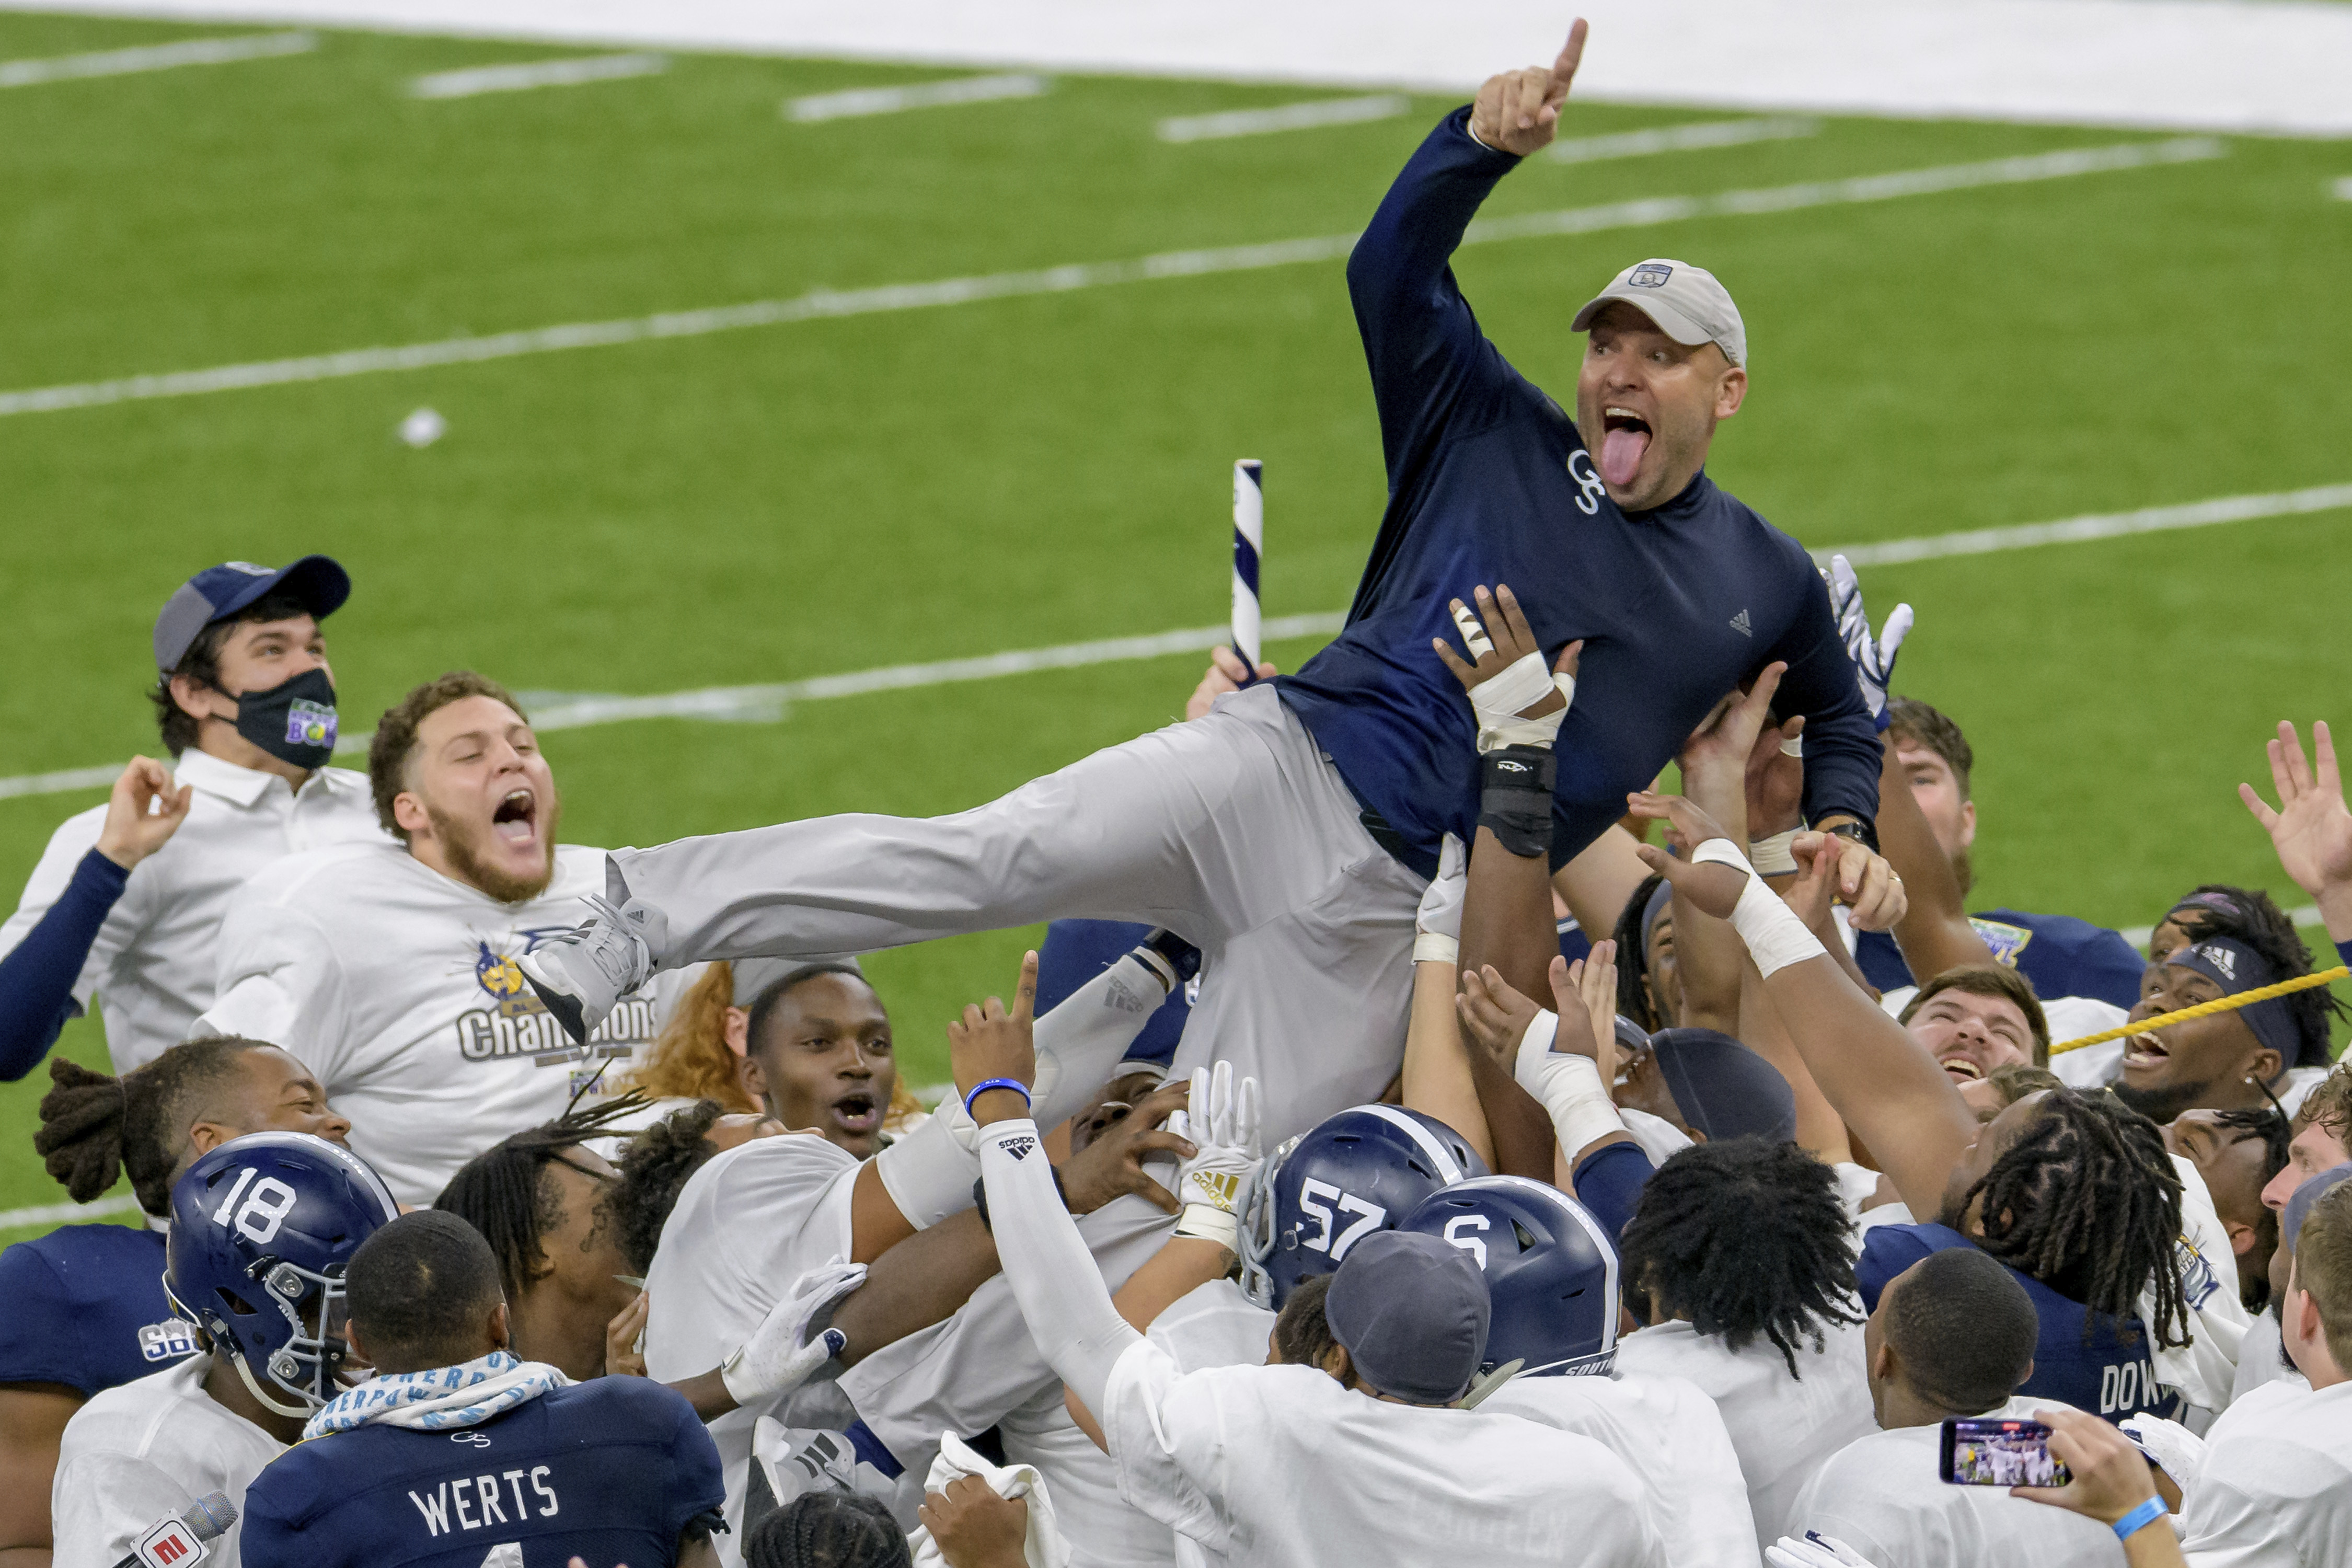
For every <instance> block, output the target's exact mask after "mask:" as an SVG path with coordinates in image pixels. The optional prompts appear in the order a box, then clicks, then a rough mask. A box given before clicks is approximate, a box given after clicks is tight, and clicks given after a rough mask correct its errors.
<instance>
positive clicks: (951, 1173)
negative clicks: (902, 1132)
mask: <svg viewBox="0 0 2352 1568" xmlns="http://www.w3.org/2000/svg"><path fill="white" fill-rule="evenodd" d="M955 1092H956V1091H955V1086H954V1085H953V1084H950V1085H949V1086H948V1098H947V1099H945V1100H941V1101H940V1108H939V1110H936V1111H933V1112H932V1113H931V1116H930V1119H929V1121H925V1122H924V1123H923V1124H922V1125H921V1126H920V1127H918V1128H916V1129H915V1130H914V1131H912V1132H909V1133H908V1134H907V1135H906V1136H905V1137H904V1138H901V1139H899V1140H898V1142H895V1143H893V1144H891V1145H890V1146H889V1147H888V1148H887V1149H885V1150H883V1151H882V1152H880V1153H878V1154H877V1155H875V1156H874V1171H875V1173H876V1174H877V1175H878V1176H880V1177H881V1178H882V1187H883V1190H884V1191H885V1192H887V1193H888V1194H890V1201H891V1202H892V1203H893V1204H896V1205H898V1212H899V1213H900V1214H902V1215H906V1216H907V1223H908V1225H911V1226H914V1227H915V1228H916V1229H917V1230H929V1229H930V1228H931V1226H935V1225H937V1224H939V1223H940V1221H941V1220H943V1219H945V1218H947V1217H948V1216H949V1215H953V1214H961V1213H962V1212H963V1211H964V1210H966V1209H968V1208H970V1207H971V1184H972V1182H973V1180H974V1179H975V1178H976V1177H978V1176H979V1174H980V1161H979V1158H978V1156H977V1155H975V1154H974V1153H973V1152H972V1150H971V1148H970V1147H969V1146H968V1145H967V1144H966V1143H965V1142H963V1139H962V1138H960V1137H958V1136H957V1134H958V1133H959V1132H960V1131H961V1133H963V1134H965V1135H966V1136H976V1134H977V1130H976V1129H975V1128H973V1126H972V1124H971V1117H970V1116H969V1115H967V1114H966V1113H965V1111H964V1109H963V1105H962V1102H961V1101H960V1100H957V1099H956V1098H955Z"/></svg>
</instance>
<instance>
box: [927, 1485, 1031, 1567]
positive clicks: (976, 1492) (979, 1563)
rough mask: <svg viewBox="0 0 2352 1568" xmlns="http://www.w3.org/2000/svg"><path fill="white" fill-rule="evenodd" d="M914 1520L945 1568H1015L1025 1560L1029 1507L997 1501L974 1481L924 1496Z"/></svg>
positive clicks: (1013, 1501)
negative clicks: (919, 1521)
mask: <svg viewBox="0 0 2352 1568" xmlns="http://www.w3.org/2000/svg"><path fill="white" fill-rule="evenodd" d="M915 1511H916V1515H917V1517H918V1518H919V1519H920V1520H921V1521H922V1523H923V1528H924V1529H925V1530H928V1531H930V1532H931V1540H932V1542H935V1543H936V1544H937V1545H938V1547H939V1549H940V1557H941V1559H942V1560H943V1561H945V1562H946V1563H948V1564H949V1565H950V1568H1020V1565H1021V1564H1022V1563H1025V1562H1027V1561H1028V1558H1027V1555H1026V1553H1027V1550H1028V1540H1029V1504H1028V1503H1027V1501H1026V1500H1023V1499H1021V1498H1001V1497H998V1496H997V1495H996V1493H995V1491H994V1490H993V1489H992V1488H991V1487H990V1486H989V1484H988V1483H987V1482H986V1481H983V1480H982V1479H980V1478H979V1477H978V1476H958V1477H957V1478H956V1479H954V1480H951V1481H950V1482H949V1483H948V1484H947V1487H946V1489H944V1490H941V1491H935V1492H930V1493H927V1494H926V1495H925V1496H924V1498H923V1501H922V1504H921V1506H920V1507H919V1508H918V1509H917V1510H915Z"/></svg>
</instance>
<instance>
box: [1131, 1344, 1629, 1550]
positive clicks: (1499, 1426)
mask: <svg viewBox="0 0 2352 1568" xmlns="http://www.w3.org/2000/svg"><path fill="white" fill-rule="evenodd" d="M1103 1403H1104V1405H1106V1406H1107V1408H1106V1410H1105V1411H1104V1412H1103V1429H1104V1432H1105V1434H1106V1435H1107V1436H1108V1437H1109V1439H1110V1451H1111V1458H1114V1459H1115V1460H1117V1461H1118V1477H1119V1491H1120V1493H1121V1494H1122V1495H1123V1496H1125V1497H1126V1498H1127V1499H1128V1500H1129V1501H1130V1502H1133V1503H1134V1504H1135V1505H1136V1506H1137V1507H1139V1508H1140V1509H1143V1510H1145V1511H1147V1512H1149V1513H1150V1514H1151V1515H1152V1517H1153V1518H1155V1519H1158V1520H1159V1521H1160V1522H1162V1523H1163V1524H1166V1525H1168V1526H1169V1527H1171V1529H1174V1530H1178V1531H1182V1532H1183V1533H1184V1534H1186V1535H1190V1536H1192V1537H1193V1538H1194V1539H1196V1540H1198V1541H1200V1542H1202V1544H1203V1545H1205V1546H1206V1547H1207V1548H1208V1549H1209V1550H1210V1551H1211V1552H1216V1553H1220V1554H1222V1555H1223V1556H1224V1557H1225V1558H1227V1559H1228V1560H1230V1561H1232V1562H1234V1563H1252V1564H1260V1563H1263V1564H1269V1565H1272V1564H1293V1563H1341V1564H1345V1565H1347V1568H1389V1565H1391V1564H1393V1565H1394V1568H1431V1565H1432V1564H1443V1563H1465V1564H1466V1563H1476V1564H1478V1565H1479V1568H1515V1565H1517V1564H1526V1565H1528V1568H1538V1565H1541V1568H1557V1564H1559V1563H1560V1561H1561V1554H1562V1550H1563V1546H1562V1543H1563V1542H1575V1543H1576V1549H1575V1550H1576V1555H1575V1561H1576V1562H1577V1563H1578V1564H1579V1565H1580V1568H1632V1565H1634V1564H1643V1565H1647V1568H1662V1565H1663V1564H1664V1562H1665V1549H1664V1545H1663V1544H1662V1543H1661V1542H1660V1541H1659V1540H1658V1535H1657V1531H1656V1530H1655V1529H1654V1527H1653V1526H1652V1525H1651V1523H1650V1521H1649V1516H1648V1512H1647V1510H1646V1509H1645V1508H1644V1507H1643V1497H1642V1488H1641V1483H1640V1482H1639V1481H1638V1480H1636V1479H1634V1477H1633V1471H1632V1470H1631V1469H1629V1468H1627V1467H1626V1465H1625V1463H1624V1461H1623V1460H1622V1459H1620V1458H1617V1457H1616V1456H1615V1455H1613V1454H1612V1453H1610V1452H1609V1450H1608V1449H1606V1448H1603V1447H1601V1445H1599V1444H1598V1443H1595V1442H1593V1441H1592V1440H1591V1438H1589V1437H1579V1436H1573V1435H1571V1434H1570V1433H1566V1432H1559V1431H1554V1430H1552V1429H1551V1428H1550V1427H1548V1426H1537V1425H1536V1424H1535V1423H1533V1422H1531V1421H1526V1420H1522V1419H1520V1418H1519V1417H1518V1416H1516V1415H1488V1414H1486V1412H1485V1411H1483V1410H1444V1409H1434V1410H1433V1409H1424V1408H1422V1407H1420V1406H1417V1405H1395V1404H1391V1403H1389V1402H1387V1401H1385V1400H1379V1399H1374V1398H1372V1397H1370V1395H1368V1394H1359V1393H1354V1392H1351V1391H1350V1390H1348V1389H1344V1388H1342V1387H1340V1386H1339V1384H1338V1383H1337V1382H1336V1381H1335V1380H1333V1379H1332V1378H1331V1377H1329V1376H1328V1375H1327V1374H1326V1373H1322V1372H1319V1371H1318V1370H1316V1369H1315V1368H1313V1367H1305V1366H1229V1367H1213V1368H1210V1369H1209V1370H1207V1371H1204V1372H1196V1373H1183V1374H1180V1373H1178V1372H1177V1370H1176V1363H1174V1362H1172V1361H1171V1360H1170V1359H1169V1357H1168V1355H1167V1353H1166V1352H1163V1351H1161V1350H1160V1349H1158V1348H1157V1347H1156V1346H1154V1345H1153V1344H1152V1343H1151V1342H1150V1341H1149V1340H1139V1341H1138V1342H1135V1343H1134V1344H1131V1345H1129V1347H1128V1349H1127V1351H1126V1353H1124V1354H1123V1355H1121V1356H1120V1357H1119V1359H1118V1364H1117V1365H1116V1366H1115V1367H1113V1368H1112V1370H1111V1375H1110V1383H1109V1385H1108V1388H1107V1389H1106V1391H1105V1393H1104V1396H1103Z"/></svg>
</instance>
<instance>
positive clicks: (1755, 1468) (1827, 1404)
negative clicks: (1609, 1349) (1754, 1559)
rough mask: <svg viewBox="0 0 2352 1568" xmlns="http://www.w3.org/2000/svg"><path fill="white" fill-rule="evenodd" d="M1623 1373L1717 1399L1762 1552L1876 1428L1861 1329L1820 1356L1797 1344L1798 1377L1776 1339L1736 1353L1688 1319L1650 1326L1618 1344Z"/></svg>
mask: <svg viewBox="0 0 2352 1568" xmlns="http://www.w3.org/2000/svg"><path fill="white" fill-rule="evenodd" d="M1856 1310H1857V1311H1859V1308H1858V1307H1857V1309H1856ZM1617 1370H1618V1371H1619V1372H1621V1373H1628V1374H1633V1373H1646V1374H1649V1375H1652V1376H1657V1377H1679V1378H1682V1379H1684V1380H1685V1381H1686V1382H1689V1383H1693V1384H1697V1385H1698V1388H1699V1391H1700V1392H1701V1393H1703V1394H1706V1396H1707V1397H1708V1398H1710V1399H1712V1400H1714V1401H1715V1408H1716V1412H1717V1414H1718V1415H1721V1416H1722V1417H1723V1426H1724V1430H1725V1431H1726V1432H1727V1433H1728V1434H1729V1435H1730V1437H1731V1447H1732V1451H1733V1452H1734V1453H1736V1454H1738V1456H1739V1473H1740V1474H1741V1475H1742V1476H1744V1477H1745V1478H1746V1479H1747V1481H1748V1511H1749V1513H1750V1514H1751V1515H1753V1517H1754V1519H1755V1523H1756V1538H1757V1545H1758V1548H1759V1551H1760V1550H1761V1549H1762V1548H1763V1547H1765V1546H1768V1545H1770V1544H1771V1543H1772V1542H1776V1541H1778V1540H1780V1531H1781V1525H1782V1521H1785V1520H1786V1519H1787V1518H1788V1515H1789V1509H1790V1505H1791V1504H1792V1503H1794V1502H1795V1501H1796V1500H1797V1494H1798V1492H1800V1491H1801V1490H1802V1489H1804V1486H1805V1483H1806V1482H1807V1481H1810V1480H1811V1479H1812V1478H1813V1472H1814V1471H1816V1470H1818V1469H1820V1468H1822V1465H1824V1464H1826V1463H1827V1462H1828V1461H1829V1458H1830V1457H1831V1456H1832V1455H1833V1454H1835V1453H1836V1452H1838V1450H1840V1449H1841V1448H1843V1447H1845V1446H1846V1445H1847V1444H1849V1443H1851V1442H1853V1440H1854V1439H1855V1438H1857V1437H1862V1436H1868V1435H1869V1434H1870V1433H1873V1432H1875V1431H1877V1430H1878V1418H1877V1417H1876V1415H1874V1414H1873V1413H1872V1408H1871V1403H1870V1378H1869V1370H1868V1368H1867V1367H1866V1366H1865V1365H1864V1356H1863V1348H1862V1325H1861V1324H1859V1323H1851V1324H1839V1325H1833V1326H1832V1327H1831V1329H1830V1330H1829V1331H1828V1333H1827V1334H1826V1335H1825V1336H1824V1337H1823V1339H1822V1348H1821V1349H1820V1350H1818V1351H1816V1350H1814V1349H1813V1348H1812V1346H1811V1344H1810V1343H1809V1342H1800V1343H1799V1344H1798V1347H1797V1373H1798V1375H1797V1376H1795V1377H1793V1378H1792V1377H1790V1375H1789V1363H1787V1362H1786V1361H1784V1360H1783V1359H1781V1355H1780V1351H1779V1350H1778V1349H1777V1348H1775V1347H1774V1345H1773V1343H1772V1342H1771V1341H1769V1340H1767V1339H1760V1338H1759V1339H1758V1340H1755V1341H1754V1342H1751V1343H1749V1344H1748V1346H1747V1347H1746V1348H1745V1349H1743V1350H1737V1351H1735V1350H1733V1349H1732V1348H1731V1347H1730V1345H1729V1344H1728V1343H1727V1342H1726V1341H1724V1340H1723V1339H1722V1338H1720V1337H1719V1336H1717V1335H1713V1334H1702V1333H1700V1332H1699V1331H1697V1330H1696V1329H1694V1328H1692V1327H1691V1326H1690V1325H1689V1324H1688V1323H1685V1322H1666V1323H1657V1324H1654V1325H1653V1326H1651V1327H1649V1328H1646V1329H1643V1330H1642V1331H1640V1332H1638V1333H1633V1334H1629V1335H1627V1336H1626V1337H1625V1338H1623V1339H1622V1340H1620V1341H1618V1342H1617Z"/></svg>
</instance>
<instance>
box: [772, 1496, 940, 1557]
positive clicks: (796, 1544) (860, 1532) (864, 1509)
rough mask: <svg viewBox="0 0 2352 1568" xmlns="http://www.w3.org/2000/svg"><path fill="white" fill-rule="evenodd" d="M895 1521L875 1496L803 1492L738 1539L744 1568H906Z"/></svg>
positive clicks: (905, 1551)
mask: <svg viewBox="0 0 2352 1568" xmlns="http://www.w3.org/2000/svg"><path fill="white" fill-rule="evenodd" d="M913 1562H914V1557H913V1554H912V1553H911V1552H909V1551H908V1546H907V1537H906V1535H905V1534H904V1533H903V1532H902V1531H900V1530H899V1529H898V1521H896V1520H894V1519H892V1518H891V1517H890V1510H889V1509H888V1508H887V1507H886V1506H885V1505H884V1504H883V1502H882V1500H880V1499H878V1498H870V1497H866V1496H864V1495H862V1494H860V1493H857V1492H842V1491H817V1492H803V1493H802V1494H801V1495H800V1496H798V1497H796V1498H794V1499H793V1500H792V1501H791V1502H790V1503H788V1504H786V1505H785V1506H784V1507H782V1508H780V1509H778V1510H775V1511H774V1512H773V1513H771V1514H769V1515H768V1516H767V1517H766V1518H765V1519H762V1520H761V1521H760V1522H759V1523H757V1524H755V1525H753V1526H752V1527H751V1533H750V1534H748V1535H746V1536H745V1537H744V1538H743V1563H744V1568H911V1564H912V1563H913Z"/></svg>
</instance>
